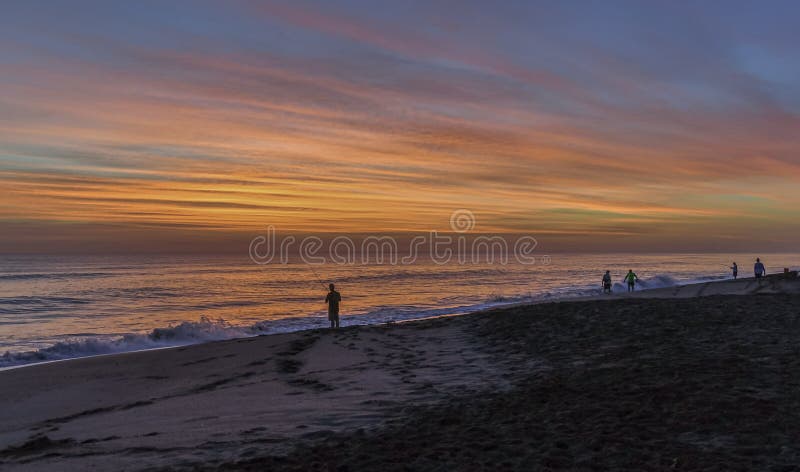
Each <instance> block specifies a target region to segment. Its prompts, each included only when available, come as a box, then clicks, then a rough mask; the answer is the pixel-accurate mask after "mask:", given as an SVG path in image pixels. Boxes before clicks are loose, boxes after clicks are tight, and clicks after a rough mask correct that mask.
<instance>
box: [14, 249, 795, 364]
mask: <svg viewBox="0 0 800 472" xmlns="http://www.w3.org/2000/svg"><path fill="white" fill-rule="evenodd" d="M757 256H760V257H761V258H762V260H763V261H764V262H765V263H766V266H767V270H768V272H780V271H782V270H783V268H784V267H790V268H797V267H798V266H800V254H761V255H755V254H651V255H642V254H636V255H632V254H603V255H589V254H553V255H551V256H550V257H549V258H547V259H546V260H545V259H544V258H542V259H541V260H540V262H539V263H537V264H533V265H529V264H519V263H508V264H506V265H501V264H499V263H496V264H489V263H485V262H484V263H479V264H471V263H467V264H458V263H451V264H447V265H438V264H435V263H433V262H426V261H420V262H417V263H414V264H409V265H389V264H383V265H379V264H373V265H361V264H354V265H331V264H328V265H316V266H309V265H307V264H304V263H302V262H300V261H290V262H289V263H287V264H278V263H275V264H265V265H258V264H255V263H254V262H252V261H251V260H250V259H249V258H248V257H247V256H246V255H245V256H244V257H231V256H224V257H223V256H219V257H213V256H202V257H200V256H180V257H178V256H175V257H166V256H146V257H145V256H136V257H133V256H126V257H110V256H58V257H56V256H17V255H14V256H0V367H9V366H15V365H20V364H28V363H33V362H41V361H49V360H59V359H68V358H75V357H84V356H91V355H99V354H109V353H116V352H126V351H134V350H142V349H153V348H161V347H169V346H178V345H186V344H194V343H200V342H207V341H213V340H222V339H230V338H236V337H244V336H255V335H261V334H271V333H280V332H287V331H296V330H302V329H309V328H320V327H325V326H327V325H328V321H327V315H326V307H325V304H324V299H325V294H326V285H327V283H328V282H334V283H336V287H337V290H339V291H340V292H341V294H342V297H343V302H342V325H343V326H348V325H355V324H375V323H387V322H396V321H404V320H410V319H417V318H426V317H434V316H442V315H451V314H463V313H468V312H472V311H477V310H480V309H483V308H488V307H492V306H499V305H504V304H509V303H517V302H527V301H530V302H534V301H546V300H558V299H568V298H572V297H579V296H584V295H591V294H596V293H599V291H600V280H601V277H602V275H603V273H604V271H605V270H606V269H608V270H611V273H612V276H613V279H614V282H615V286H614V289H615V290H617V291H623V290H624V287H623V286H622V284H621V281H622V278H623V276H624V274H625V272H627V270H628V269H629V268H630V269H633V270H634V272H636V273H637V274H638V276H639V277H640V279H641V283H640V284H639V286H638V288H639V289H645V288H657V287H665V286H670V285H677V284H685V283H691V282H699V281H707V280H716V279H724V278H729V277H730V270H729V269H728V267H729V266H730V264H731V262H732V261H737V262H738V263H739V268H740V269H739V270H740V276H744V277H748V276H752V263H753V261H754V260H755V258H756V257H757Z"/></svg>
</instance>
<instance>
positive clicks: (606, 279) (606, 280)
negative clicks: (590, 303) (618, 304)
mask: <svg viewBox="0 0 800 472" xmlns="http://www.w3.org/2000/svg"><path fill="white" fill-rule="evenodd" d="M603 293H611V272H609V271H606V273H605V275H603Z"/></svg>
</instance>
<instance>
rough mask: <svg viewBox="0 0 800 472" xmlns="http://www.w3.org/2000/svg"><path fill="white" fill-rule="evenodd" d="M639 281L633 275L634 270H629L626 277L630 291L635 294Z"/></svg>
mask: <svg viewBox="0 0 800 472" xmlns="http://www.w3.org/2000/svg"><path fill="white" fill-rule="evenodd" d="M638 279H639V277H637V275H636V274H634V273H633V269H629V270H628V275H626V276H625V281H626V282H628V291H629V292H633V291H634V290H635V288H636V281H637V280H638Z"/></svg>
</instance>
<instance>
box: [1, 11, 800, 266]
mask: <svg viewBox="0 0 800 472" xmlns="http://www.w3.org/2000/svg"><path fill="white" fill-rule="evenodd" d="M797 18H800V3H798V2H793V1H766V2H751V1H704V2H668V1H588V0H587V1H580V2H577V1H575V2H572V1H501V2H485V1H463V0H459V1H403V2H384V1H375V0H371V1H368V0H365V1H360V0H359V1H355V0H347V1H319V2H310V1H298V0H293V1H262V2H257V1H244V0H232V1H203V0H193V1H188V0H186V1H179V0H174V1H137V2H130V1H108V0H104V1H17V0H8V1H4V2H3V6H2V15H0V197H2V198H0V227H1V228H2V229H3V231H2V232H0V233H2V234H0V253H14V252H47V253H51V252H60V251H63V252H70V251H115V252H127V251H139V250H144V251H173V250H201V251H215V250H219V251H227V250H231V249H232V248H235V249H237V250H238V249H240V248H241V247H242V244H246V242H247V241H248V240H249V238H252V237H253V236H255V235H258V234H263V232H264V231H263V229H264V228H265V227H266V226H267V225H273V226H274V227H276V228H277V230H278V231H279V232H286V233H298V234H340V233H344V234H354V233H392V234H394V233H408V232H418V231H428V230H440V231H445V230H447V229H448V228H449V217H450V215H451V213H452V212H453V211H455V210H458V209H468V210H470V211H471V212H472V213H473V214H474V215H475V216H476V227H475V230H476V231H480V232H491V233H513V234H528V235H533V236H535V237H536V238H537V239H538V240H539V242H540V247H542V248H545V249H548V250H551V251H558V250H569V251H585V252H591V251H626V250H636V251H653V252H656V251H657V252H664V251H673V250H675V251H688V252H692V251H711V250H720V251H722V250H745V249H753V250H775V251H779V250H794V249H797V242H798V234H800V218H798V217H799V216H800V210H798V209H799V208H800V192H798V189H799V188H800V187H798V184H800V151H799V150H800V54H798V51H797V45H798V44H800V29H798V28H797Z"/></svg>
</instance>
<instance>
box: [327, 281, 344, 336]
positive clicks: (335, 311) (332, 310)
mask: <svg viewBox="0 0 800 472" xmlns="http://www.w3.org/2000/svg"><path fill="white" fill-rule="evenodd" d="M334 288H335V287H334V286H333V284H330V285H328V289H329V291H328V295H327V296H325V303H327V304H328V320H330V322H331V328H338V327H339V303H340V302H341V301H342V294H340V293H339V292H337V291H336V290H334Z"/></svg>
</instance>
